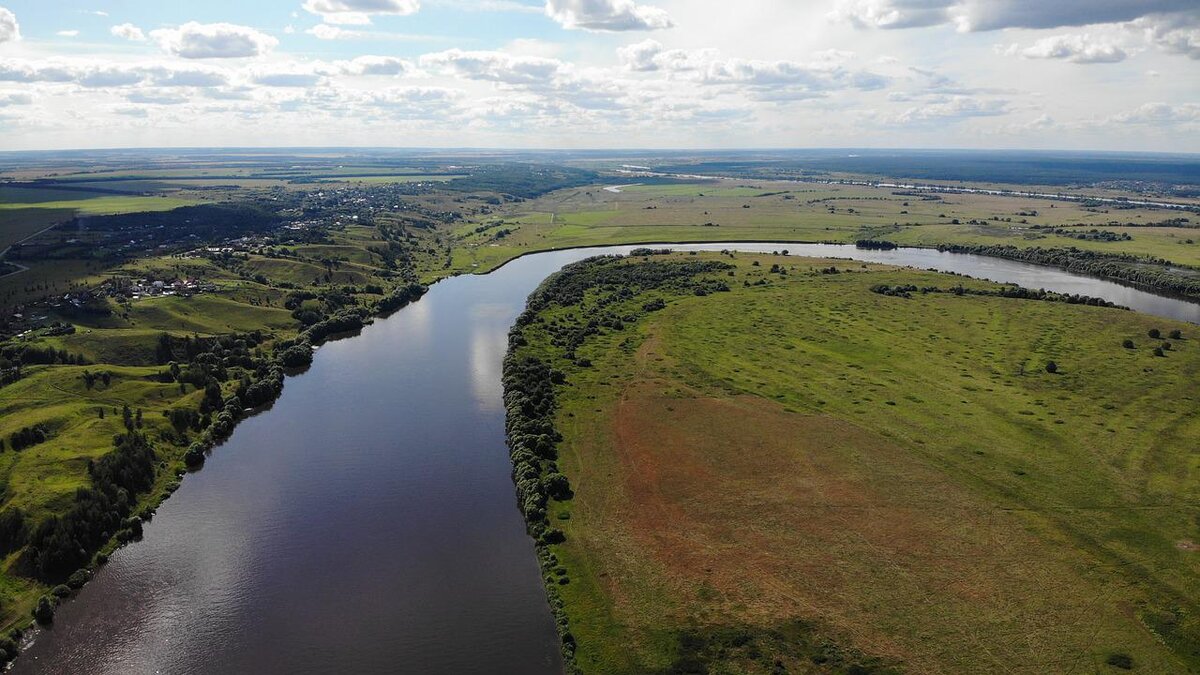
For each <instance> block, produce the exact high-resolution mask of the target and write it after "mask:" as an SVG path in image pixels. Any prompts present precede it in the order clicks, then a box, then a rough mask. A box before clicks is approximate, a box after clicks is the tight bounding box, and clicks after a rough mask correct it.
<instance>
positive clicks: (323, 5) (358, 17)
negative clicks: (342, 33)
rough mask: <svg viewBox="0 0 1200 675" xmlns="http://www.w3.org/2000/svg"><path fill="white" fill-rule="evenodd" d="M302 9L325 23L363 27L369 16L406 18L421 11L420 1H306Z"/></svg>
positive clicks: (369, 20)
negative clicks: (379, 15) (381, 15)
mask: <svg viewBox="0 0 1200 675" xmlns="http://www.w3.org/2000/svg"><path fill="white" fill-rule="evenodd" d="M304 9H305V10H307V11H308V12H309V13H311V14H316V15H317V16H320V17H321V20H322V21H324V22H325V23H330V24H340V25H347V24H351V25H364V24H369V23H371V16H372V15H377V14H393V15H398V16H407V15H409V14H415V13H416V12H418V11H419V10H420V9H421V3H420V0H307V1H306V2H305V3H304Z"/></svg>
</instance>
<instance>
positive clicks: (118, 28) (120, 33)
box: [109, 23, 146, 42]
mask: <svg viewBox="0 0 1200 675" xmlns="http://www.w3.org/2000/svg"><path fill="white" fill-rule="evenodd" d="M109 32H110V33H112V34H113V35H114V36H116V37H119V38H121V39H122V40H130V41H132V42H145V40H146V34H145V33H143V32H142V29H141V28H138V27H137V26H135V25H133V24H131V23H121V24H117V25H115V26H113V27H112V28H110V29H109Z"/></svg>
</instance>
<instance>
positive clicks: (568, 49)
mask: <svg viewBox="0 0 1200 675" xmlns="http://www.w3.org/2000/svg"><path fill="white" fill-rule="evenodd" d="M204 146H222V147H232V146H247V147H249V146H293V147H294V146H372V147H490V148H528V149H532V148H568V149H575V148H598V149H603V148H650V149H658V148H696V149H701V148H804V147H882V148H889V147H895V148H1029V149H1066V150H1131V151H1170V152H1200V0H238V1H236V2H235V1H233V0H205V1H204V2H164V1H162V0H112V1H109V2H103V1H100V0H90V1H88V0H84V1H80V0H51V1H49V2H47V1H46V0H0V150H40V149H67V148H114V147H204Z"/></svg>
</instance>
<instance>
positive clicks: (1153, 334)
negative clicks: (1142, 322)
mask: <svg viewBox="0 0 1200 675" xmlns="http://www.w3.org/2000/svg"><path fill="white" fill-rule="evenodd" d="M1147 335H1149V336H1150V337H1152V338H1154V339H1155V340H1157V339H1159V338H1160V337H1162V331H1160V330H1158V329H1157V328H1151V329H1150V332H1149V333H1147Z"/></svg>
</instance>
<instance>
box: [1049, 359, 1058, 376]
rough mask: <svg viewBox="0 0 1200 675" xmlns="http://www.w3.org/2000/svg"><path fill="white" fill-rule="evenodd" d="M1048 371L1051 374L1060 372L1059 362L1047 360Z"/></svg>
mask: <svg viewBox="0 0 1200 675" xmlns="http://www.w3.org/2000/svg"><path fill="white" fill-rule="evenodd" d="M1046 372H1047V373H1051V374H1053V373H1057V372H1058V364H1057V363H1055V362H1053V361H1047V362H1046Z"/></svg>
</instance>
